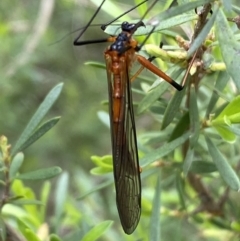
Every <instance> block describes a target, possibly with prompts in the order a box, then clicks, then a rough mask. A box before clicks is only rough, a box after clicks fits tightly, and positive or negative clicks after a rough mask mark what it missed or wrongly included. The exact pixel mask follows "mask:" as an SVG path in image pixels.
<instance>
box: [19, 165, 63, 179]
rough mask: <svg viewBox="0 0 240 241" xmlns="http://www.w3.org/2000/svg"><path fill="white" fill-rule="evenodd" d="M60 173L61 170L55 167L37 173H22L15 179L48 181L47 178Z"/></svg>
mask: <svg viewBox="0 0 240 241" xmlns="http://www.w3.org/2000/svg"><path fill="white" fill-rule="evenodd" d="M61 172H62V169H61V168H60V167H57V166H55V167H50V168H44V169H39V170H37V171H32V172H27V173H23V174H20V175H18V176H17V177H16V178H17V179H21V180H40V179H49V178H52V177H55V176H56V175H58V174H59V173H61Z"/></svg>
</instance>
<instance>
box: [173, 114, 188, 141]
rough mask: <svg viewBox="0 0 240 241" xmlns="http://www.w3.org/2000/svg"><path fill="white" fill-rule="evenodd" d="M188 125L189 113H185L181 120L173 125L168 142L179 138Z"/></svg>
mask: <svg viewBox="0 0 240 241" xmlns="http://www.w3.org/2000/svg"><path fill="white" fill-rule="evenodd" d="M189 123H190V119H189V112H186V113H185V114H184V115H183V116H182V117H181V119H180V120H179V122H178V123H177V124H176V125H175V127H174V129H173V131H172V133H171V135H170V138H169V141H173V140H175V139H176V138H178V137H179V136H181V135H182V134H183V133H184V132H185V131H186V130H187V129H188V127H189Z"/></svg>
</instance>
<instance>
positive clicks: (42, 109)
mask: <svg viewBox="0 0 240 241" xmlns="http://www.w3.org/2000/svg"><path fill="white" fill-rule="evenodd" d="M62 87H63V84H62V83H61V84H58V85H57V86H55V87H54V88H53V89H52V90H51V91H50V92H49V93H48V95H47V96H46V98H45V99H44V101H43V102H42V103H41V105H40V106H39V108H38V109H37V111H36V113H35V114H34V115H33V117H32V119H31V120H30V121H29V123H28V124H27V126H26V128H25V129H24V131H23V133H22V134H21V136H20V137H19V139H18V141H17V142H16V144H15V146H14V148H13V149H12V155H13V156H14V155H15V154H16V153H17V152H18V150H19V148H20V147H21V146H22V145H23V143H25V142H26V141H27V140H28V138H29V137H30V136H31V135H32V133H33V131H34V130H35V128H36V127H37V126H38V125H39V123H40V122H41V121H42V119H43V118H44V116H45V115H46V114H47V112H48V111H49V109H50V108H51V107H52V105H53V104H54V102H55V101H56V100H57V98H58V96H59V94H60V93H61V90H62Z"/></svg>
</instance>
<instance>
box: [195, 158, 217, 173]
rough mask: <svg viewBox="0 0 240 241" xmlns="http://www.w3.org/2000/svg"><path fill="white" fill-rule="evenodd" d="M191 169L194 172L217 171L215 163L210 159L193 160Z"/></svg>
mask: <svg viewBox="0 0 240 241" xmlns="http://www.w3.org/2000/svg"><path fill="white" fill-rule="evenodd" d="M190 171H191V172H194V173H198V174H201V173H211V172H215V171H217V167H216V165H215V164H213V163H211V162H208V161H193V162H192V165H191V167H190Z"/></svg>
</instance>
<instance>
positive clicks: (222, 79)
mask: <svg viewBox="0 0 240 241" xmlns="http://www.w3.org/2000/svg"><path fill="white" fill-rule="evenodd" d="M228 81H229V75H228V73H227V72H226V71H220V72H219V73H218V77H217V80H216V83H215V86H214V87H215V90H217V91H219V92H222V91H223V90H224V88H225V86H226V85H227V82H228ZM218 98H219V96H218V94H217V93H216V91H213V92H212V96H211V99H210V101H209V104H208V107H207V111H206V115H205V116H206V117H208V116H209V114H210V113H211V112H212V110H213V108H214V106H215V105H216V103H217V101H218Z"/></svg>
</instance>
